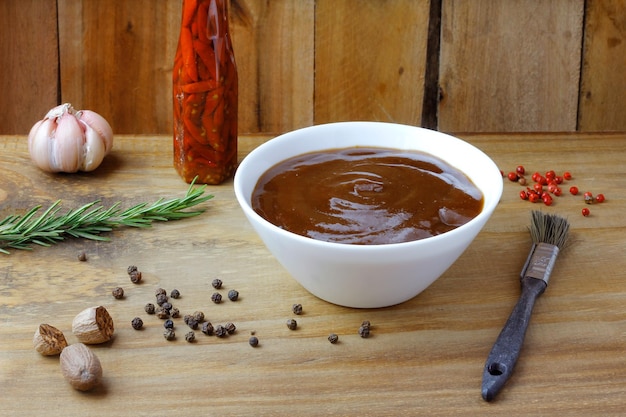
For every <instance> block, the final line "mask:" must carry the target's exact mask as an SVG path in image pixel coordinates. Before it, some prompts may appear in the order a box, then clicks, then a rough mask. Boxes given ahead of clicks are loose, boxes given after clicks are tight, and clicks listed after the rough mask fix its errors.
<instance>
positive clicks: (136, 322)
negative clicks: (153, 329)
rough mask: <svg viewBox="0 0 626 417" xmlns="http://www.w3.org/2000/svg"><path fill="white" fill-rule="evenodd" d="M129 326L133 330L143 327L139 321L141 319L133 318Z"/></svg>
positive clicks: (141, 321)
mask: <svg viewBox="0 0 626 417" xmlns="http://www.w3.org/2000/svg"><path fill="white" fill-rule="evenodd" d="M130 324H131V326H133V329H135V330H139V329H141V328H142V327H143V320H141V317H135V318H134V319H133V321H131V322H130Z"/></svg>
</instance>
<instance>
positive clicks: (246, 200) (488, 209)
mask: <svg viewBox="0 0 626 417" xmlns="http://www.w3.org/2000/svg"><path fill="white" fill-rule="evenodd" d="M373 125H376V126H379V127H380V126H385V125H387V126H389V127H395V128H403V129H409V130H415V132H417V133H419V132H428V134H430V135H435V136H442V137H446V138H447V139H448V140H452V141H458V142H460V143H463V144H465V145H466V146H469V147H470V148H473V150H474V151H476V152H478V153H480V154H482V155H483V156H484V157H485V158H486V160H488V161H489V162H490V163H491V165H492V167H490V168H488V169H491V168H494V169H495V170H496V172H497V173H498V175H499V176H501V175H500V170H499V168H498V167H497V165H496V164H495V162H494V161H493V160H492V159H491V157H489V155H487V154H486V153H485V152H483V151H482V150H481V149H480V148H478V147H476V146H475V145H473V144H471V143H469V142H467V141H465V140H463V139H461V138H458V137H456V136H452V135H449V134H447V133H443V132H440V131H437V130H432V129H426V128H423V127H419V126H413V125H406V124H400V123H391V122H374V121H344V122H331V123H324V124H317V125H312V126H307V127H303V128H299V129H295V130H291V131H289V132H285V133H282V134H280V135H278V136H275V137H273V138H271V139H269V140H267V141H265V142H263V143H262V144H261V145H259V146H257V147H256V148H254V149H253V150H252V151H250V153H248V154H247V155H246V156H245V157H244V158H243V160H242V161H241V163H240V164H239V166H238V167H237V170H236V171H235V175H234V181H233V188H234V191H235V197H236V199H237V200H238V202H239V206H240V207H241V209H242V210H243V211H244V214H246V216H247V217H249V218H255V219H256V220H258V221H260V223H261V225H263V226H265V227H266V228H270V229H273V230H274V231H275V232H276V233H278V234H279V235H283V236H284V237H289V238H292V239H296V241H297V242H303V243H304V242H306V243H307V244H309V245H313V246H321V247H324V248H327V249H328V248H331V249H332V248H337V249H339V248H341V250H343V251H354V252H369V251H376V252H380V251H384V250H392V249H398V248H410V247H412V246H414V247H416V248H418V247H420V246H423V245H427V244H429V243H433V242H438V241H440V240H442V239H451V238H454V236H456V235H457V234H459V233H463V232H464V231H465V230H466V229H467V228H470V227H472V226H473V225H474V224H476V223H480V222H481V221H483V220H484V221H485V222H487V221H488V219H489V217H490V216H491V213H492V212H493V211H494V210H495V208H496V207H497V206H498V204H499V202H500V199H501V196H502V191H503V184H502V182H498V184H499V185H498V187H497V189H495V190H490V191H489V192H490V193H492V194H494V196H493V199H491V200H490V201H489V203H490V204H489V206H487V203H488V201H485V204H484V205H483V208H482V210H481V212H480V213H479V214H478V215H477V216H475V217H474V218H472V219H471V220H470V221H469V222H467V223H465V224H463V225H461V226H459V227H456V228H454V229H452V230H450V231H447V232H445V233H442V234H440V235H436V236H430V237H427V238H423V239H418V240H411V241H407V242H396V243H384V244H376V245H357V244H351V243H343V242H329V241H325V240H319V239H314V238H310V237H307V236H302V235H299V234H297V233H293V232H291V231H288V230H285V229H282V228H280V227H278V226H276V225H275V224H273V223H272V222H270V221H268V220H266V219H265V218H263V217H262V216H261V215H259V214H258V213H257V212H255V211H254V210H253V209H252V206H251V204H250V202H251V195H250V196H245V195H243V190H242V188H243V179H242V174H241V167H243V168H244V169H245V168H246V167H247V166H248V164H250V163H251V162H250V161H252V159H253V158H254V157H255V156H256V155H258V154H260V153H262V152H264V151H265V150H266V149H268V148H271V147H275V146H278V145H280V143H282V142H285V141H289V140H290V138H291V137H292V136H296V135H300V134H302V133H304V132H305V131H308V130H320V129H328V128H336V127H340V128H342V127H345V128H347V127H354V126H361V127H367V126H373ZM349 147H351V145H347V146H345V148H349ZM380 147H381V148H387V149H394V148H397V147H394V146H385V145H384V144H382V145H381V146H380ZM324 149H334V148H328V147H320V148H319V149H317V150H310V151H302V152H300V153H296V154H294V155H291V156H288V157H284V158H282V159H280V160H279V161H277V162H275V163H273V164H272V165H271V166H273V165H275V164H277V163H279V162H280V161H284V160H285V159H288V158H291V157H295V156H298V155H302V154H305V153H309V152H317V151H321V150H324ZM397 149H399V148H397ZM424 152H426V153H429V154H430V152H428V151H424ZM434 156H435V157H437V158H439V159H442V160H444V161H446V159H445V158H444V157H441V156H436V155H434ZM446 162H447V163H450V162H448V161H446ZM450 165H452V166H454V164H452V163H450ZM457 169H458V168H457ZM465 175H467V176H468V177H469V174H467V173H465ZM470 179H471V178H470ZM481 192H482V193H483V195H484V194H485V191H484V190H483V189H481Z"/></svg>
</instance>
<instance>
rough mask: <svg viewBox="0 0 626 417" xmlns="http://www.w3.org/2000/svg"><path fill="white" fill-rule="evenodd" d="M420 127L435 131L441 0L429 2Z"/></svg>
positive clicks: (437, 106) (437, 99)
mask: <svg viewBox="0 0 626 417" xmlns="http://www.w3.org/2000/svg"><path fill="white" fill-rule="evenodd" d="M429 9H430V10H429V17H428V43H427V45H426V71H425V74H424V101H423V105H422V123H421V124H422V127H425V128H428V129H435V130H436V129H437V127H438V108H439V94H440V93H439V54H440V51H441V0H430V5H429Z"/></svg>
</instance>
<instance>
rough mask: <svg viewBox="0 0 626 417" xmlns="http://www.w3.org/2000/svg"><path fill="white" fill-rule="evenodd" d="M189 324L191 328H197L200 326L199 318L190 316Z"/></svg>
mask: <svg viewBox="0 0 626 417" xmlns="http://www.w3.org/2000/svg"><path fill="white" fill-rule="evenodd" d="M187 326H189V328H190V329H193V330H196V329H197V328H198V320H196V319H195V318H194V317H193V316H191V317H189V320H188V321H187Z"/></svg>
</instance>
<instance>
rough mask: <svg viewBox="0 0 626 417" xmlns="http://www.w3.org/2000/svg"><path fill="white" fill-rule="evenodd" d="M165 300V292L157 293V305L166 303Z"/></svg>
mask: <svg viewBox="0 0 626 417" xmlns="http://www.w3.org/2000/svg"><path fill="white" fill-rule="evenodd" d="M166 302H167V295H165V294H159V295H157V297H156V303H157V304H158V305H160V306H162V305H163V303H166Z"/></svg>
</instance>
